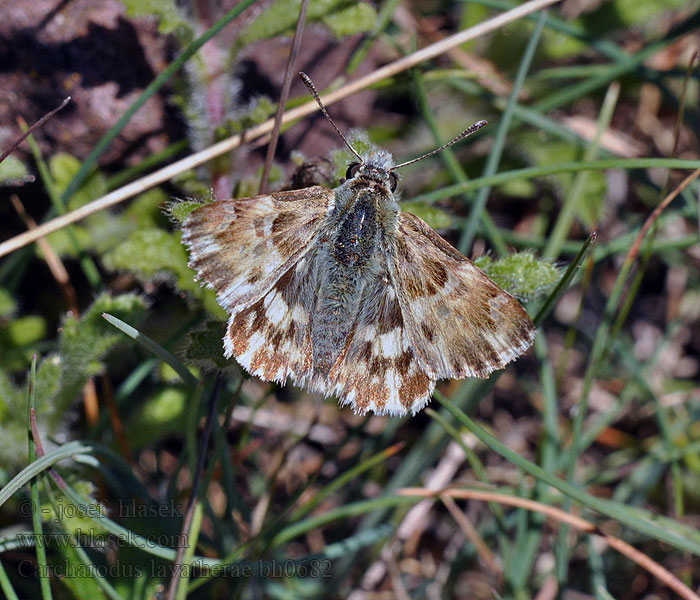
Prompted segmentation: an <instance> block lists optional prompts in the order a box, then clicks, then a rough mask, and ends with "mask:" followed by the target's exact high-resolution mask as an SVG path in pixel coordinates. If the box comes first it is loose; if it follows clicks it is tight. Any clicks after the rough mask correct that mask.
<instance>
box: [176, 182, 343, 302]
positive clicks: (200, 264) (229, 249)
mask: <svg viewBox="0 0 700 600" xmlns="http://www.w3.org/2000/svg"><path fill="white" fill-rule="evenodd" d="M333 201H334V195H333V191H332V190H330V189H328V188H324V187H320V186H319V187H311V188H306V189H303V190H293V191H289V192H277V193H273V194H267V195H264V196H256V197H254V198H242V199H231V200H219V201H216V202H212V203H210V204H205V205H204V206H201V207H199V208H198V209H197V210H195V211H194V212H193V213H192V214H190V215H189V216H188V217H187V219H186V220H185V222H184V223H183V225H182V232H183V236H182V241H183V242H184V243H185V244H186V245H187V247H188V248H189V251H190V261H189V266H190V267H191V268H192V269H194V270H195V271H197V279H198V280H202V281H204V282H205V283H206V284H207V286H208V287H210V288H212V289H213V290H214V291H215V292H216V295H217V298H218V301H219V304H221V306H222V307H223V308H224V309H225V310H226V311H228V312H229V313H230V312H233V311H234V310H239V311H240V310H242V309H243V308H245V307H247V306H249V305H250V304H251V303H252V302H254V301H256V300H258V299H260V298H261V296H262V295H263V294H265V293H266V292H267V291H268V290H269V289H270V288H271V287H272V285H273V284H274V283H275V281H277V280H278V279H279V278H280V277H281V276H282V274H283V273H286V272H287V271H288V270H289V268H290V266H292V265H293V264H294V263H296V261H298V260H299V258H300V257H301V256H302V255H303V254H304V253H306V252H307V251H308V250H309V248H310V246H311V244H312V242H313V241H314V240H315V238H316V236H317V235H318V234H319V231H320V226H321V224H322V222H323V218H324V217H325V216H326V213H327V212H328V211H329V210H330V209H331V208H332V206H333Z"/></svg>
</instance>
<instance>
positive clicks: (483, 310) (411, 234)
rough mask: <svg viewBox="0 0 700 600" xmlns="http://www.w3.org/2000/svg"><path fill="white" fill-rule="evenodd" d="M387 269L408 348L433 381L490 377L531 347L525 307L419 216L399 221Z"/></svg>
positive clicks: (531, 333)
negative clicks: (493, 372)
mask: <svg viewBox="0 0 700 600" xmlns="http://www.w3.org/2000/svg"><path fill="white" fill-rule="evenodd" d="M389 262H390V269H389V270H390V274H391V278H392V281H393V283H394V285H395V286H396V289H397V292H398V298H399V303H400V305H401V311H402V315H403V319H404V322H405V324H406V328H407V330H408V332H409V336H410V340H411V346H412V348H413V350H414V352H415V353H416V355H417V357H418V359H419V361H420V363H421V365H422V366H423V368H424V370H425V372H426V373H427V374H429V375H431V376H432V377H435V378H439V379H452V378H463V377H487V376H488V375H489V373H491V372H492V371H494V370H496V369H501V368H503V367H504V366H505V365H506V364H507V363H509V362H510V361H511V360H513V359H514V358H516V357H517V356H519V355H520V354H522V353H523V352H525V350H527V349H528V348H529V347H530V346H531V345H532V342H533V340H534V337H535V333H536V329H535V326H534V324H533V322H532V320H531V319H530V317H529V316H528V314H527V312H526V311H525V309H524V308H523V307H522V306H521V305H520V303H519V302H518V301H517V300H516V299H515V298H513V296H511V295H510V294H508V293H507V292H505V291H503V290H502V289H501V288H499V287H498V286H497V285H496V284H495V283H494V282H493V281H491V280H490V279H489V278H488V277H487V276H486V275H484V273H483V272H482V271H481V270H479V269H478V268H477V267H476V266H475V265H474V264H473V263H472V262H471V261H470V260H469V259H467V258H466V257H465V256H463V255H462V254H461V253H460V252H458V251H457V250H455V249H454V248H453V247H452V246H450V244H448V243H447V242H446V241H445V240H444V239H442V238H441V237H440V236H439V235H438V234H437V233H435V232H434V231H433V230H432V229H431V228H430V227H429V226H428V225H427V224H426V223H425V222H424V221H422V220H421V219H419V218H418V217H416V216H415V215H412V214H410V213H405V212H402V213H401V214H400V218H399V228H398V232H397V235H396V238H395V244H394V248H393V250H392V252H391V260H390V261H389Z"/></svg>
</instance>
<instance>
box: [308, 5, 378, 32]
mask: <svg viewBox="0 0 700 600" xmlns="http://www.w3.org/2000/svg"><path fill="white" fill-rule="evenodd" d="M321 21H322V22H323V24H324V25H326V27H328V29H330V30H331V31H332V32H333V35H335V37H337V38H342V37H344V36H346V35H354V34H356V33H365V32H366V31H372V30H373V29H374V24H375V23H376V22H377V12H376V11H375V10H374V8H373V7H372V5H371V4H368V3H366V2H359V3H358V4H355V5H353V6H348V7H347V8H344V9H341V10H339V11H337V12H334V13H331V14H329V15H326V16H325V17H323V18H322V19H321Z"/></svg>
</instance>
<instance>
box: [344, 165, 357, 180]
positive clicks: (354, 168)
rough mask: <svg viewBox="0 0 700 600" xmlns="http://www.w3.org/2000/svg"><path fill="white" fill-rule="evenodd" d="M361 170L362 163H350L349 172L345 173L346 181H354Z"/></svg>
mask: <svg viewBox="0 0 700 600" xmlns="http://www.w3.org/2000/svg"><path fill="white" fill-rule="evenodd" d="M359 168H360V163H350V164H349V165H348V170H347V171H345V179H352V178H353V177H355V175H357V171H358V169H359Z"/></svg>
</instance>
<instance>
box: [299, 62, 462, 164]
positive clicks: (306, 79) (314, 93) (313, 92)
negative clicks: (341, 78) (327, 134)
mask: <svg viewBox="0 0 700 600" xmlns="http://www.w3.org/2000/svg"><path fill="white" fill-rule="evenodd" d="M299 77H301V80H302V81H303V82H304V85H305V86H306V87H307V88H308V90H309V92H310V93H311V95H312V96H313V97H314V100H316V104H318V106H319V107H320V109H321V112H322V113H323V115H324V116H325V117H326V119H328V122H329V123H330V124H331V125H333V129H335V130H336V131H337V132H338V135H339V136H340V137H341V138H343V141H344V142H345V145H346V146H347V147H348V148H349V149H350V152H352V153H353V154H354V155H355V156H357V158H358V160H359V161H360V162H361V163H362V162H365V161H364V160H362V157H361V156H360V155H359V154H358V153H357V150H355V148H353V147H352V146H351V145H350V142H348V138H346V137H345V136H344V135H343V134H342V132H341V131H340V129H338V126H337V125H336V124H335V123H334V122H333V119H331V116H330V115H329V114H328V111H327V110H326V107H325V106H323V102H321V98H320V97H319V95H318V92H317V91H316V86H315V85H314V82H313V81H311V77H309V76H308V75H307V74H306V73H304V72H301V73H299ZM455 141H456V140H455ZM441 149H442V148H441Z"/></svg>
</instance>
